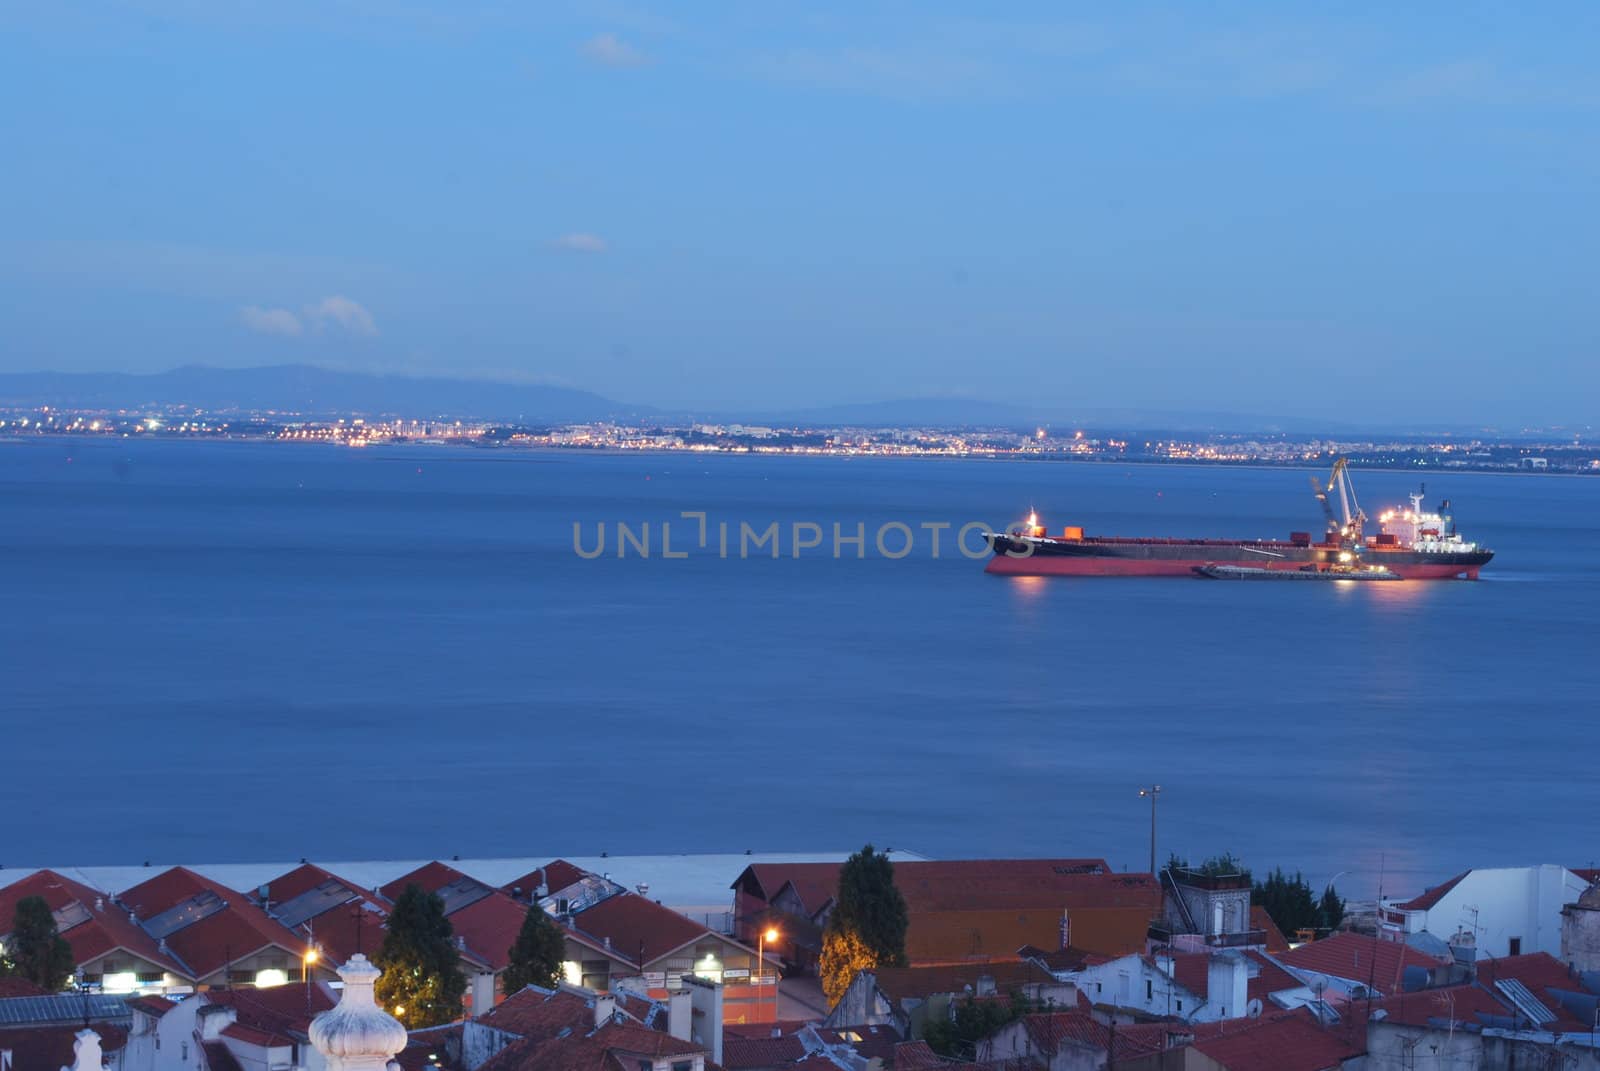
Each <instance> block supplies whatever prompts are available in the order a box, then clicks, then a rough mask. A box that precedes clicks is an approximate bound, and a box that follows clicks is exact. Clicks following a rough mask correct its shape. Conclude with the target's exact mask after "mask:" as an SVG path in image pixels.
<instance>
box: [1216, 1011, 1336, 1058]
mask: <svg viewBox="0 0 1600 1071" xmlns="http://www.w3.org/2000/svg"><path fill="white" fill-rule="evenodd" d="M1229 1022H1230V1023H1233V1024H1235V1026H1234V1029H1232V1030H1227V1031H1224V1032H1221V1033H1216V1034H1211V1035H1209V1036H1203V1037H1199V1036H1197V1037H1196V1039H1195V1041H1194V1048H1195V1049H1196V1050H1197V1051H1199V1052H1201V1053H1203V1054H1204V1055H1206V1056H1209V1057H1210V1058H1211V1059H1213V1060H1215V1061H1216V1062H1217V1063H1219V1064H1221V1065H1222V1066H1223V1067H1225V1068H1227V1069H1228V1071H1329V1069H1333V1068H1339V1067H1341V1066H1343V1064H1344V1061H1345V1060H1348V1059H1350V1058H1352V1057H1355V1056H1360V1055H1361V1054H1363V1053H1364V1052H1365V1051H1366V1033H1365V1031H1364V1030H1363V1031H1359V1032H1356V1033H1351V1032H1350V1031H1347V1030H1340V1029H1337V1028H1328V1027H1323V1026H1320V1025H1319V1024H1318V1023H1317V1021H1316V1019H1315V1018H1314V1017H1313V1016H1312V1014H1311V1013H1310V1012H1309V1011H1306V1010H1305V1009H1304V1008H1300V1009H1297V1010H1295V1011H1292V1012H1283V1013H1281V1014H1279V1015H1276V1016H1272V1017H1270V1018H1264V1019H1246V1020H1229ZM1346 1035H1349V1036H1348V1037H1347V1036H1346Z"/></svg>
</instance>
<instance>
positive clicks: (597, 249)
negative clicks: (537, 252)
mask: <svg viewBox="0 0 1600 1071" xmlns="http://www.w3.org/2000/svg"><path fill="white" fill-rule="evenodd" d="M551 244H552V245H554V246H555V247H556V248H557V249H564V250H566V251H567V252H569V253H604V252H605V251H606V250H607V249H609V248H610V247H609V246H608V245H606V240H605V239H604V238H602V237H600V236H599V235H598V234H585V233H584V232H582V231H575V232H574V233H572V234H563V235H562V236H561V237H560V238H557V239H556V240H555V241H554V242H552V243H551Z"/></svg>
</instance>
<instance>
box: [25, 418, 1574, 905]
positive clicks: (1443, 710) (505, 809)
mask: <svg viewBox="0 0 1600 1071" xmlns="http://www.w3.org/2000/svg"><path fill="white" fill-rule="evenodd" d="M1421 478H1423V477H1421V476H1415V475H1411V474H1407V473H1398V472H1361V473H1357V474H1356V480H1357V487H1358V490H1359V492H1360V494H1361V496H1362V503H1363V505H1365V506H1366V507H1367V509H1368V512H1369V513H1374V514H1375V513H1376V512H1377V509H1376V508H1375V507H1377V506H1379V505H1381V504H1390V503H1400V502H1403V501H1404V494H1405V493H1406V492H1407V491H1410V490H1412V489H1414V488H1415V485H1416V483H1417V482H1418V480H1419V479H1421ZM1426 478H1427V480H1428V491H1429V494H1430V498H1431V499H1432V500H1434V501H1436V500H1437V499H1439V498H1441V497H1443V498H1449V499H1451V500H1452V501H1453V503H1454V513H1455V515H1456V517H1457V519H1458V521H1459V523H1460V524H1461V526H1462V529H1463V531H1464V532H1465V533H1466V534H1467V535H1468V537H1469V538H1475V539H1477V540H1479V541H1481V542H1483V543H1486V544H1488V545H1489V546H1491V547H1492V548H1493V549H1494V550H1495V551H1496V552H1497V557H1496V558H1495V560H1494V562H1493V563H1492V564H1491V565H1490V566H1489V567H1488V568H1486V569H1485V570H1484V578H1483V580H1481V581H1480V582H1478V583H1466V582H1432V583H1426V582H1407V583H1403V584H1371V585H1337V584H1335V585H1320V584H1319V585H1300V584H1293V585H1275V584H1269V585H1257V584H1219V583H1205V582H1201V581H1198V580H1196V581H1188V580H1170V579H1166V580H1163V579H1149V580H1144V579H1065V578H1059V579H1048V580H1044V579H1029V578H999V577H991V576H988V575H986V574H985V573H984V572H983V564H982V562H981V561H973V560H969V559H968V558H967V557H965V556H964V555H963V554H962V553H961V552H960V550H959V549H958V547H957V545H956V535H957V531H958V530H959V528H960V527H961V526H962V525H964V524H967V523H969V522H974V523H975V522H984V523H985V524H990V525H999V524H1004V523H1007V522H1009V521H1013V520H1015V519H1016V518H1017V517H1019V516H1020V515H1021V514H1023V513H1025V512H1026V511H1027V509H1028V508H1029V507H1033V508H1036V509H1037V510H1038V511H1039V512H1040V514H1041V518H1042V519H1043V520H1044V521H1046V522H1048V523H1049V524H1050V525H1051V526H1052V527H1058V526H1060V525H1062V524H1081V525H1083V526H1084V527H1085V528H1086V529H1088V531H1089V532H1090V533H1092V534H1093V533H1099V534H1122V535H1184V536H1189V535H1198V536H1217V537H1280V538H1281V537H1283V536H1284V535H1286V534H1287V532H1288V531H1289V530H1290V529H1315V528H1318V527H1319V525H1320V522H1319V517H1320V513H1319V509H1318V507H1317V505H1316V503H1315V501H1314V500H1313V499H1312V497H1311V495H1310V490H1309V487H1308V486H1307V479H1306V473H1304V472H1299V471H1293V470H1285V469H1239V468H1202V467H1167V466H1156V465H1122V464H1072V463H1027V462H1016V463H1013V462H993V461H956V460H909V459H907V460H900V459H842V458H796V457H770V456H726V455H712V456H697V455H687V454H653V455H651V454H607V453H582V452H550V453H529V452H511V451H490V450H474V449H465V448H445V447H429V446H421V445H414V446H395V447H376V448H369V449H366V450H353V449H348V448H340V447H333V446H321V445H303V446H301V445H285V444H262V443H194V442H170V441H169V442H159V441H150V442H136V441H122V440H113V441H94V440H87V439H78V440H68V439H59V440H35V441H27V442H0V585H3V587H0V590H3V591H4V604H3V611H0V702H3V704H4V710H5V722H4V728H3V735H0V741H3V744H0V749H3V753H4V763H3V767H0V865H6V866H16V865H38V864H57V865H62V864H95V863H121V862H140V861H144V860H152V861H155V862H157V863H162V862H178V861H212V862H214V861H226V860H251V859H297V858H299V857H301V856H308V857H313V858H317V857H321V858H383V857H419V856H440V857H448V856H450V855H455V854H460V855H462V856H486V855H508V856H509V855H515V856H532V855H540V854H547V855H551V856H554V855H560V854H584V855H593V854H598V853H600V852H602V851H606V852H609V853H611V854H620V853H647V852H680V851H700V850H706V851H740V850H744V849H747V848H748V849H755V850H793V851H806V850H819V851H820V850H841V849H849V848H853V847H857V846H859V845H860V844H862V843H863V842H866V841H872V842H873V843H875V844H877V845H878V846H880V847H883V846H890V847H898V848H904V849H909V850H914V851H918V852H922V853H925V854H928V855H934V856H940V857H947V858H948V857H957V856H968V855H1012V854H1014V855H1045V854H1059V855H1072V856H1083V855H1093V856H1103V857H1105V858H1107V859H1109V860H1110V861H1111V862H1112V864H1113V865H1114V866H1116V867H1118V868H1122V867H1128V868H1131V869H1143V868H1145V867H1146V866H1148V861H1149V824H1150V813H1149V808H1148V805H1147V803H1146V802H1145V801H1144V800H1141V799H1140V798H1139V796H1138V789H1139V787H1140V786H1141V785H1147V784H1151V783H1159V784H1160V785H1161V786H1162V793H1161V796H1160V811H1159V815H1158V817H1159V826H1158V839H1159V846H1158V851H1159V854H1160V855H1161V857H1162V858H1163V859H1165V857H1166V856H1167V854H1168V853H1169V852H1173V851H1176V852H1178V853H1179V854H1180V855H1185V856H1188V857H1189V858H1191V859H1195V858H1198V857H1201V856H1205V855H1209V854H1213V853H1216V852H1221V851H1231V852H1233V853H1235V854H1236V855H1239V856H1241V857H1242V858H1243V859H1244V860H1245V861H1246V862H1248V863H1249V864H1251V865H1252V866H1254V867H1255V868H1256V869H1257V870H1258V872H1259V871H1260V870H1263V869H1267V868H1270V867H1274V866H1279V865H1281V866H1284V867H1286V868H1289V869H1301V870H1303V871H1304V872H1305V873H1306V874H1307V876H1308V877H1309V878H1311V879H1312V881H1313V882H1314V883H1318V884H1320V883H1321V882H1324V881H1326V880H1328V879H1329V878H1331V877H1333V876H1335V875H1336V874H1339V873H1341V872H1345V875H1346V876H1344V877H1342V878H1340V884H1341V887H1342V888H1346V889H1347V890H1348V891H1350V892H1352V893H1355V894H1358V895H1370V894H1371V892H1372V891H1373V890H1374V889H1375V888H1376V887H1377V885H1378V882H1379V880H1380V876H1381V879H1382V881H1383V882H1384V885H1385V887H1386V888H1387V889H1389V890H1390V891H1396V890H1399V891H1408V890H1414V889H1419V888H1420V887H1421V886H1422V885H1424V884H1428V883H1432V882H1435V881H1438V880H1441V879H1443V878H1445V877H1447V876H1449V875H1450V874H1452V873H1454V872H1455V871H1457V870H1459V869H1462V868H1464V867H1467V866H1489V865H1512V864H1523V863H1538V862H1554V863H1563V864H1568V865H1580V864H1582V865H1588V864H1592V863H1593V861H1594V860H1595V859H1596V857H1597V856H1600V846H1596V845H1595V844H1594V842H1593V841H1592V840H1591V838H1592V835H1593V829H1594V824H1593V820H1592V816H1593V814H1594V810H1595V806H1596V804H1597V803H1600V787H1597V786H1600V782H1597V780H1596V778H1595V776H1594V757H1593V746H1592V742H1593V726H1594V722H1595V716H1596V713H1597V694H1596V693H1597V684H1600V669H1597V665H1600V659H1597V658H1596V655H1595V650H1596V641H1597V635H1600V632H1597V629H1596V611H1595V608H1596V606H1597V603H1600V481H1592V480H1586V479H1581V478H1561V477H1549V476H1533V475H1518V476H1501V475H1473V474H1460V473H1455V474H1451V473H1429V474H1427V476H1426ZM686 511H688V512H695V513H699V512H703V513H704V514H705V515H706V533H707V539H706V546H705V547H704V548H702V547H700V546H699V519H698V518H697V517H690V518H685V517H683V516H682V514H683V513H684V512H686ZM619 522H620V523H624V524H627V525H628V526H629V527H630V530H631V531H633V532H634V533H636V538H637V534H638V533H641V532H642V531H643V527H644V525H645V524H646V523H648V525H649V528H650V531H651V546H650V550H651V555H650V556H649V557H648V558H646V557H644V556H642V555H641V554H640V553H639V552H638V550H637V547H636V545H635V544H628V545H627V546H626V550H625V556H623V557H620V558H619V557H618V555H617V541H616V525H617V524H618V523H619ZM663 522H666V523H669V524H670V525H671V540H672V550H673V553H674V554H677V553H679V552H680V551H687V552H688V553H687V556H686V557H681V558H680V557H672V558H666V557H663V556H662V554H661V550H662V548H661V546H660V528H661V525H662V524H663ZM773 522H776V523H777V524H778V525H779V526H780V528H779V544H780V546H779V549H780V557H779V558H778V559H777V560H774V559H773V558H772V557H770V547H769V546H762V547H760V548H758V549H756V550H754V551H752V552H751V553H750V554H749V555H748V556H743V557H741V556H740V553H739V533H740V525H741V524H747V525H749V526H750V528H751V530H752V531H753V532H756V533H764V532H765V531H766V529H767V527H768V526H769V525H770V524H771V523H773ZM601 523H604V524H605V525H606V535H607V542H606V544H605V551H604V553H602V554H600V555H599V556H596V557H593V558H586V557H584V556H582V555H580V554H579V553H577V552H576V550H575V542H574V525H575V524H576V525H578V526H580V527H579V532H578V534H579V540H578V544H577V546H579V547H581V548H582V549H584V550H585V552H592V551H593V550H594V548H595V546H596V545H597V540H598V539H599V531H600V529H599V527H598V526H599V525H600V524H601ZM836 523H837V524H839V525H840V526H841V529H840V530H841V534H843V535H845V536H850V535H854V534H856V531H857V525H860V526H861V530H862V531H863V532H864V533H865V535H866V543H865V553H864V557H857V556H856V555H857V550H856V547H855V545H854V544H849V543H846V544H843V545H842V547H841V548H840V549H841V550H842V551H843V553H842V555H841V556H839V557H835V555H834V553H833V550H834V548H833V539H832V533H833V525H834V524H836ZM896 523H898V524H901V525H904V526H905V528H904V529H903V530H902V529H900V528H893V527H891V528H883V526H885V525H893V524H896ZM723 524H727V525H729V526H730V528H729V530H730V540H729V542H730V546H729V551H728V554H727V556H726V557H724V556H723V555H722V554H721V553H720V547H719V530H720V527H721V526H722V525H723ZM797 524H798V525H801V526H802V527H801V529H800V530H799V531H800V533H801V541H802V542H803V541H806V539H807V537H809V536H811V535H812V530H811V529H810V528H809V527H804V526H807V525H811V524H815V525H816V526H817V530H818V531H819V532H820V533H821V536H822V543H821V546H819V547H816V548H810V547H805V548H801V549H800V550H799V554H798V556H794V553H795V548H794V543H795V540H794V538H793V535H794V532H795V527H794V526H795V525H797ZM925 524H932V525H937V524H949V525H950V526H951V527H950V528H948V529H932V528H924V527H922V526H923V525H925ZM880 529H882V530H883V531H884V533H885V546H884V548H883V549H884V550H886V551H887V552H888V553H887V554H885V553H880V550H879V548H878V547H877V546H876V535H877V533H878V532H879V531H880ZM935 534H937V535H938V536H939V537H940V546H939V553H938V556H937V557H936V556H935V555H934V547H933V539H932V537H933V536H934V535H935ZM908 535H909V537H910V538H909V542H910V544H911V552H910V553H909V554H907V555H905V556H904V557H893V556H891V555H895V554H898V553H899V551H900V549H901V547H902V546H903V545H905V544H906V543H907V542H908V539H907V536H908ZM975 542H976V540H975V539H974V538H972V537H970V536H969V542H968V545H969V546H971V545H972V544H973V543H975ZM747 549H748V548H747ZM730 880H731V876H730Z"/></svg>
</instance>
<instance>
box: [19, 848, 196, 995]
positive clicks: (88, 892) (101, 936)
mask: <svg viewBox="0 0 1600 1071" xmlns="http://www.w3.org/2000/svg"><path fill="white" fill-rule="evenodd" d="M29 896H42V897H43V898H44V901H45V903H47V904H49V905H50V910H52V911H60V910H61V909H62V908H65V907H68V906H69V905H72V904H78V905H81V906H82V908H83V914H84V916H85V917H86V920H85V921H83V922H80V923H78V924H77V925H74V926H70V927H69V928H68V929H66V930H63V931H62V932H61V936H62V937H65V938H66V939H67V943H68V944H70V945H71V946H72V958H73V962H74V963H75V964H83V963H88V962H90V961H91V960H96V959H99V958H100V957H101V956H103V955H105V954H106V953H108V952H113V951H115V950H117V949H119V948H120V949H123V950H124V951H126V952H128V953H130V954H132V955H135V956H138V957H139V958H141V959H144V960H148V961H149V962H151V963H154V964H156V965H157V966H159V967H162V968H163V969H165V970H167V971H170V972H171V973H172V974H174V975H176V976H178V977H179V978H183V979H186V980H188V981H195V977H194V975H192V974H191V973H190V969H189V966H188V965H187V964H185V963H184V962H182V961H181V960H180V959H178V958H177V957H176V956H174V955H171V954H168V953H163V952H162V951H161V946H160V943H159V942H158V941H157V940H156V939H155V938H154V937H151V936H150V935H149V934H148V933H146V932H145V931H144V928H143V927H141V926H140V925H139V924H138V923H137V922H135V921H133V920H132V919H130V918H128V909H127V908H125V907H118V906H117V905H116V904H114V903H112V902H111V898H110V897H109V896H107V895H105V894H104V893H101V892H99V891H97V890H95V889H91V888H90V887H89V886H87V885H84V884H82V883H81V882H76V881H73V880H72V879H71V878H68V877H64V876H63V875H61V874H58V873H56V872H55V871H53V870H40V871H36V872H35V873H32V874H29V875H28V876H27V877H25V878H23V879H22V880H21V881H17V882H14V883H12V884H10V885H7V886H6V887H5V888H3V889H0V919H5V920H7V922H8V923H9V920H10V919H11V918H12V917H14V916H15V914H16V910H17V901H19V900H22V899H23V898H25V897H29Z"/></svg>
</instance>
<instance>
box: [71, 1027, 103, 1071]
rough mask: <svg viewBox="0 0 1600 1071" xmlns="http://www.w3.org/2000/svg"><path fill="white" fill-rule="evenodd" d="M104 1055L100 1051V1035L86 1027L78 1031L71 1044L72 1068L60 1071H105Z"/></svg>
mask: <svg viewBox="0 0 1600 1071" xmlns="http://www.w3.org/2000/svg"><path fill="white" fill-rule="evenodd" d="M105 1066H106V1058H105V1054H104V1053H102V1052H101V1051H100V1035H99V1034H96V1033H95V1032H94V1031H93V1030H90V1029H89V1028H88V1027H84V1028H83V1029H82V1030H80V1031H78V1033H77V1035H76V1036H75V1038H74V1040H73V1042H72V1066H71V1067H63V1068H62V1069H61V1071H105Z"/></svg>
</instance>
